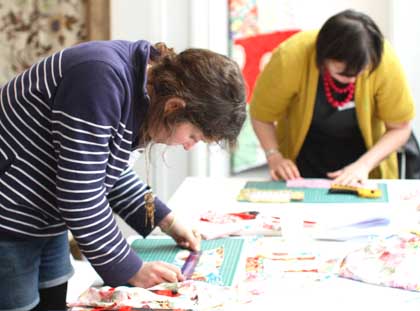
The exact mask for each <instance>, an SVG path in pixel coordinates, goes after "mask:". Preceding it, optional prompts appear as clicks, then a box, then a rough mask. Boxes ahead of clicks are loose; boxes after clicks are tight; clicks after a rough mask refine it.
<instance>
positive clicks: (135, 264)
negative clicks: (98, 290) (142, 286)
mask: <svg viewBox="0 0 420 311" xmlns="http://www.w3.org/2000/svg"><path fill="white" fill-rule="evenodd" d="M142 265H143V261H142V260H141V259H140V257H139V256H138V255H137V254H136V253H135V252H134V251H133V250H132V249H130V252H129V254H128V256H127V257H125V258H124V260H122V261H120V262H111V263H109V264H107V265H105V266H100V267H95V269H96V271H97V272H98V274H99V275H100V276H101V277H102V279H103V280H104V283H105V285H108V286H112V287H116V286H121V285H126V284H127V282H128V280H129V279H131V277H132V276H133V275H134V274H136V272H137V271H138V270H139V269H140V268H141V266H142Z"/></svg>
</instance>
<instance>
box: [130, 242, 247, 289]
mask: <svg viewBox="0 0 420 311" xmlns="http://www.w3.org/2000/svg"><path fill="white" fill-rule="evenodd" d="M243 244H244V240H243V239H241V238H226V239H216V240H205V241H202V242H201V250H210V249H214V248H218V247H221V246H223V248H224V259H223V263H222V266H221V268H220V276H221V278H222V282H223V285H225V286H231V285H232V283H233V280H234V277H235V272H236V268H237V266H238V262H239V260H240V257H241V252H242V247H243ZM131 247H132V249H133V250H134V251H135V252H136V253H137V254H138V255H139V256H140V257H141V259H142V260H143V261H165V262H169V263H173V262H174V261H175V256H176V254H177V253H178V252H179V251H180V250H181V248H180V247H178V246H177V245H176V243H175V242H174V241H173V240H172V239H166V238H147V239H136V240H134V241H133V242H132V244H131Z"/></svg>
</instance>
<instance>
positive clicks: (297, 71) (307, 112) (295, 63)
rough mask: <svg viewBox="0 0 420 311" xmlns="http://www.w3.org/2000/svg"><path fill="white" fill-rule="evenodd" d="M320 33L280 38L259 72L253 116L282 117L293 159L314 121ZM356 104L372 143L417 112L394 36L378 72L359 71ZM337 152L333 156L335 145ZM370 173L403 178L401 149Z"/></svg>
mask: <svg viewBox="0 0 420 311" xmlns="http://www.w3.org/2000/svg"><path fill="white" fill-rule="evenodd" d="M317 34H318V31H304V32H299V33H297V34H295V35H294V36H292V37H291V38H289V39H288V40H287V41H285V42H283V43H282V44H280V45H279V46H278V47H277V48H276V49H275V50H274V52H273V55H272V57H271V59H270V62H269V63H268V64H267V65H266V67H265V68H264V70H263V72H262V73H261V75H260V76H259V77H258V80H257V83H256V85H255V88H254V92H253V97H252V100H251V106H250V113H251V116H252V117H253V118H255V119H256V120H260V121H264V122H276V124H277V140H278V143H279V148H280V151H281V153H282V154H283V155H284V156H285V157H288V158H290V159H292V160H293V161H295V160H296V158H297V156H298V154H299V151H300V149H301V147H302V145H303V142H304V140H305V137H306V135H307V133H308V130H309V127H310V124H311V122H312V115H313V110H314V105H315V96H316V90H317V85H318V78H319V70H318V68H317V65H316V50H315V42H316V36H317ZM349 48H351V43H349ZM355 105H356V115H357V120H358V123H359V127H360V130H361V133H362V136H363V139H364V141H365V145H366V147H367V149H369V148H371V147H372V146H373V145H374V144H375V143H376V142H377V141H378V140H379V139H380V138H381V137H382V135H383V134H384V132H385V126H384V122H406V121H410V120H412V119H413V118H414V115H415V106H414V101H413V98H412V96H411V92H410V89H409V87H408V84H407V81H406V78H405V75H404V72H403V70H402V67H401V64H400V63H399V61H398V58H397V56H396V55H395V53H394V51H393V49H392V48H391V46H390V44H389V43H388V42H385V45H384V53H383V56H382V59H381V63H380V65H379V66H378V68H377V69H376V70H375V71H374V72H372V73H369V71H368V70H365V71H364V72H363V73H362V74H360V75H359V76H358V78H357V80H356V89H355ZM331 154H332V156H333V154H334V151H333V150H332V151H331ZM370 178H386V179H392V178H398V163H397V158H396V153H395V152H394V153H392V154H391V155H390V156H388V157H387V158H386V159H384V160H383V161H382V162H381V163H380V165H379V167H378V168H376V169H374V170H373V171H372V172H371V174H370Z"/></svg>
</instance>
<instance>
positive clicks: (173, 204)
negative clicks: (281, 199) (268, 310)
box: [168, 177, 420, 225]
mask: <svg viewBox="0 0 420 311" xmlns="http://www.w3.org/2000/svg"><path fill="white" fill-rule="evenodd" d="M252 180H253V181H258V180H262V179H252ZM247 181H250V179H244V178H207V177H187V178H186V179H185V180H184V182H183V183H182V184H181V186H180V187H179V188H178V189H177V190H176V192H175V193H174V195H173V196H172V197H171V198H170V200H169V201H168V206H169V207H170V208H171V209H172V210H173V211H174V212H176V214H178V215H180V217H181V218H182V219H183V220H184V221H187V222H192V223H194V222H196V221H197V220H199V218H200V215H201V214H202V213H203V212H205V211H218V212H239V211H249V210H258V211H259V212H261V213H267V214H271V215H279V216H282V215H285V216H289V215H290V216H291V217H294V216H296V214H299V216H300V217H298V218H301V217H303V218H308V219H311V218H314V219H321V220H323V218H326V220H327V221H328V218H334V219H337V218H342V219H344V220H345V219H348V220H350V219H351V218H352V217H356V218H357V217H359V215H360V216H361V217H369V216H372V217H373V216H379V215H383V216H389V217H390V218H392V219H393V220H394V221H395V222H396V223H397V222H398V223H401V224H402V225H415V224H416V223H417V213H416V212H415V211H416V209H417V207H418V206H419V205H420V180H381V181H378V182H381V183H386V184H387V186H388V198H389V202H388V203H357V204H353V203H338V204H332V203H327V204H325V203H323V204H320V203H296V202H293V203H277V204H276V203H244V202H238V201H237V200H236V196H237V195H238V193H239V191H240V190H241V189H242V188H243V187H244V186H245V183H246V182H247ZM403 197H404V198H405V200H403V199H402V198H403ZM409 198H410V199H409ZM294 218H296V217H294Z"/></svg>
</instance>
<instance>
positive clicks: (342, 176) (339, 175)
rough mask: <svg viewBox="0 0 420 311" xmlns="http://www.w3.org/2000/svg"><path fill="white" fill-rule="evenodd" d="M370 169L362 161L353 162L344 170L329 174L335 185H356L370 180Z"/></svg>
mask: <svg viewBox="0 0 420 311" xmlns="http://www.w3.org/2000/svg"><path fill="white" fill-rule="evenodd" d="M369 172H370V170H369V168H368V167H367V166H366V165H365V164H364V163H362V162H361V161H356V162H353V163H351V164H349V165H347V166H345V167H344V168H342V169H340V170H338V171H335V172H330V173H327V176H328V177H329V178H332V179H334V181H333V182H334V183H337V184H340V185H354V184H360V183H363V182H365V181H366V180H367V179H368V178H369Z"/></svg>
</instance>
